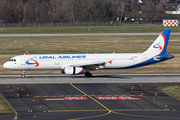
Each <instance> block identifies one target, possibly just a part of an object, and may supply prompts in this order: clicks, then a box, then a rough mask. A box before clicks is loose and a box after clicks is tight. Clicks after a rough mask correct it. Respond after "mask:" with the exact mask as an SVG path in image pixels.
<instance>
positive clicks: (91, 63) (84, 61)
mask: <svg viewBox="0 0 180 120" xmlns="http://www.w3.org/2000/svg"><path fill="white" fill-rule="evenodd" d="M170 33H171V30H164V31H163V32H162V33H161V34H160V35H159V36H158V37H157V39H156V40H155V41H154V42H153V44H152V45H151V46H150V47H149V48H148V49H147V50H146V51H145V52H143V53H104V54H32V55H29V54H28V55H25V54H24V55H19V56H15V57H13V58H11V59H10V60H9V61H7V62H6V63H4V65H3V66H4V68H7V69H11V70H21V71H22V75H21V77H25V71H26V70H61V71H62V73H64V74H68V75H77V74H84V75H85V76H87V77H91V76H92V74H91V73H90V71H91V70H99V69H128V68H136V67H141V66H146V65H150V64H153V63H157V62H162V61H165V60H169V59H172V58H174V56H173V55H171V54H166V50H167V46H168V41H169V37H170Z"/></svg>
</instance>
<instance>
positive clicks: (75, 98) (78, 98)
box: [44, 97, 88, 101]
mask: <svg viewBox="0 0 180 120" xmlns="http://www.w3.org/2000/svg"><path fill="white" fill-rule="evenodd" d="M44 100H48V101H50V100H88V98H87V97H63V98H47V99H44Z"/></svg>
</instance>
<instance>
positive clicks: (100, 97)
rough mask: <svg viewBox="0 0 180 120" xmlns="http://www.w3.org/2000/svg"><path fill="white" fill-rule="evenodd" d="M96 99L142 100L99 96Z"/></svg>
mask: <svg viewBox="0 0 180 120" xmlns="http://www.w3.org/2000/svg"><path fill="white" fill-rule="evenodd" d="M95 98H96V99H98V100H140V99H141V98H134V97H102V96H97V97H95Z"/></svg>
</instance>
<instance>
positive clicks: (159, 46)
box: [153, 42, 162, 50]
mask: <svg viewBox="0 0 180 120" xmlns="http://www.w3.org/2000/svg"><path fill="white" fill-rule="evenodd" d="M153 48H156V49H159V50H162V47H161V43H160V42H159V43H156V44H155V45H154V46H153Z"/></svg>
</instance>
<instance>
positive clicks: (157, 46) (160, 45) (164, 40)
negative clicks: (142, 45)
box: [145, 30, 171, 54]
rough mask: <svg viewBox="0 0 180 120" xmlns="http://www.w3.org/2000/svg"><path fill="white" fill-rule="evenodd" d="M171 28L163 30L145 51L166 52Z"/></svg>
mask: <svg viewBox="0 0 180 120" xmlns="http://www.w3.org/2000/svg"><path fill="white" fill-rule="evenodd" d="M170 33H171V30H164V31H163V32H162V33H161V34H160V35H159V36H158V38H157V39H156V40H155V41H154V43H153V44H152V45H151V46H150V47H149V49H148V50H147V51H145V53H156V54H166V49H167V45H168V42H169V37H170Z"/></svg>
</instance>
